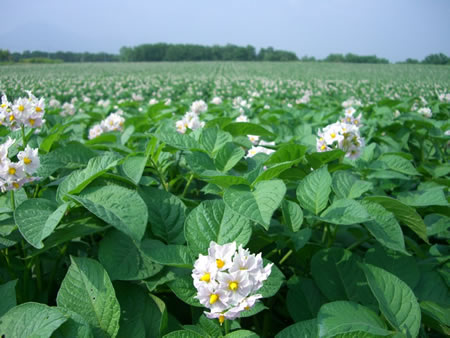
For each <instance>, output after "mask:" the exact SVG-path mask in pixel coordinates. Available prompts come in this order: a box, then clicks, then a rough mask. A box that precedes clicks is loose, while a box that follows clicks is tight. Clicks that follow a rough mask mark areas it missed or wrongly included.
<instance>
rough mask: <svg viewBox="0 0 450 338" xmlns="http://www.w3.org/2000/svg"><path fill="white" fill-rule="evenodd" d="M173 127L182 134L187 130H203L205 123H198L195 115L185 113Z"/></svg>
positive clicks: (198, 120)
mask: <svg viewBox="0 0 450 338" xmlns="http://www.w3.org/2000/svg"><path fill="white" fill-rule="evenodd" d="M175 126H176V129H177V131H178V132H179V133H181V134H184V133H185V132H186V130H187V129H191V130H196V129H199V128H203V127H204V126H205V122H203V121H200V119H199V117H198V115H197V114H196V113H194V112H187V113H186V114H184V116H183V118H182V119H181V120H178V121H177V122H175Z"/></svg>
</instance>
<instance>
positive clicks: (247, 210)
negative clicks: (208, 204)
mask: <svg viewBox="0 0 450 338" xmlns="http://www.w3.org/2000/svg"><path fill="white" fill-rule="evenodd" d="M285 193H286V186H285V185H284V183H283V181H281V180H273V181H261V182H258V183H257V184H256V185H255V188H254V190H253V191H251V190H250V188H249V187H247V186H244V185H236V186H231V187H229V188H228V189H227V190H225V193H224V195H223V200H224V201H225V203H226V204H227V206H229V207H230V208H231V209H232V210H234V211H235V212H237V213H238V214H240V215H242V216H245V217H247V218H249V219H251V220H252V221H255V222H257V223H259V224H261V225H262V226H264V228H265V229H266V230H267V229H269V225H270V220H271V219H272V215H273V213H274V212H275V210H276V209H277V208H278V206H279V205H280V203H281V201H282V200H283V197H284V195H285Z"/></svg>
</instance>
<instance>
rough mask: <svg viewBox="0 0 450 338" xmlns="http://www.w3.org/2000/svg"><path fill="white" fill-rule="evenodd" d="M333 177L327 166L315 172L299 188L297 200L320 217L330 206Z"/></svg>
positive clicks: (302, 181) (301, 182)
mask: <svg viewBox="0 0 450 338" xmlns="http://www.w3.org/2000/svg"><path fill="white" fill-rule="evenodd" d="M330 192H331V176H330V174H329V173H328V169H327V167H326V166H324V167H322V168H320V169H317V170H314V171H313V172H312V173H310V174H309V175H308V176H306V177H305V178H304V179H303V180H301V181H300V184H299V185H298V187H297V199H298V200H299V202H300V205H301V206H302V207H303V208H304V209H308V210H309V211H311V212H313V213H314V214H316V215H318V214H319V213H320V212H321V211H322V210H323V209H325V208H326V206H327V204H328V196H329V195H330Z"/></svg>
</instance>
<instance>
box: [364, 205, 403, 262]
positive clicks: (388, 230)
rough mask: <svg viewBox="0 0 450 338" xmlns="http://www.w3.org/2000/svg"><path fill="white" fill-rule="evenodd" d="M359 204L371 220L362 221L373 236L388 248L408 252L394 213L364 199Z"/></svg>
mask: <svg viewBox="0 0 450 338" xmlns="http://www.w3.org/2000/svg"><path fill="white" fill-rule="evenodd" d="M361 204H362V206H363V207H364V208H365V209H366V211H367V213H368V214H369V215H370V217H371V218H372V220H370V221H367V222H364V226H365V227H366V228H367V230H369V232H370V233H371V234H372V235H373V237H375V239H376V240H377V241H378V242H380V243H381V244H382V245H384V246H385V247H387V248H389V249H392V250H396V251H399V252H403V253H405V254H408V253H407V252H406V249H405V240H404V238H403V232H402V228H401V227H400V224H398V222H397V220H396V219H395V216H394V214H393V213H392V212H389V211H387V210H386V209H385V208H384V207H382V206H381V205H380V204H377V203H372V202H369V201H367V200H364V201H362V202H361Z"/></svg>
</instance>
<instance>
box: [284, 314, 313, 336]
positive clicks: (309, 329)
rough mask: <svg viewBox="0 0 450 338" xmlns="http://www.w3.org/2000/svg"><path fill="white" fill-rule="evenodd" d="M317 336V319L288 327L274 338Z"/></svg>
mask: <svg viewBox="0 0 450 338" xmlns="http://www.w3.org/2000/svg"><path fill="white" fill-rule="evenodd" d="M318 336H319V330H318V326H317V319H315V318H314V319H310V320H305V321H302V322H298V323H295V324H293V325H291V326H288V327H287V328H285V329H284V330H282V331H280V332H278V333H277V335H276V336H275V338H317V337H318Z"/></svg>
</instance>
